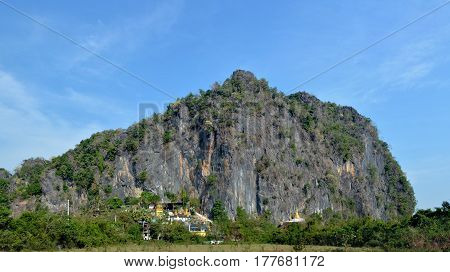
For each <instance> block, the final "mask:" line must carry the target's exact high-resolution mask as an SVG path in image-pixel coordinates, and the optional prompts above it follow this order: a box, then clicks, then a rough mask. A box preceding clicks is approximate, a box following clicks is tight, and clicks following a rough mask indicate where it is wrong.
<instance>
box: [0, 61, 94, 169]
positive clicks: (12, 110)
mask: <svg viewBox="0 0 450 272" xmlns="http://www.w3.org/2000/svg"><path fill="white" fill-rule="evenodd" d="M0 123H1V124H2V130H1V133H0V150H1V152H0V154H1V156H0V167H4V168H6V169H8V170H13V169H14V168H15V167H16V166H18V165H19V163H20V162H21V161H22V160H24V159H26V158H29V157H45V158H49V157H51V156H55V155H58V154H61V153H63V152H64V151H66V150H68V149H69V148H73V147H74V146H75V144H77V143H78V142H79V141H80V140H82V139H83V138H86V137H88V136H90V135H91V134H92V133H94V132H96V131H99V130H101V127H100V126H98V125H96V124H95V123H90V124H85V125H84V126H82V127H77V126H75V125H73V124H72V123H71V122H70V121H69V120H64V119H60V118H58V117H55V116H50V115H49V114H48V113H46V112H44V110H43V107H42V105H41V104H40V103H39V98H38V97H34V96H33V95H32V92H30V91H29V90H28V89H27V86H26V85H25V84H23V83H22V82H20V81H19V80H17V79H16V78H15V77H14V76H13V75H11V74H9V73H7V72H5V71H1V70H0Z"/></svg>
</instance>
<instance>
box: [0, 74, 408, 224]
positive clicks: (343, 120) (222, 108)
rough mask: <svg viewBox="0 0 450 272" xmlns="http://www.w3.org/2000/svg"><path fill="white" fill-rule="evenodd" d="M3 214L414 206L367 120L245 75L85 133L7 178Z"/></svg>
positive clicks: (373, 210)
mask: <svg viewBox="0 0 450 272" xmlns="http://www.w3.org/2000/svg"><path fill="white" fill-rule="evenodd" d="M2 175H3V176H5V178H8V179H9V180H11V184H12V186H11V188H12V189H11V190H12V195H13V196H14V197H13V199H12V202H11V207H12V209H13V213H15V214H17V213H20V212H21V211H23V210H25V209H32V208H34V207H36V205H42V206H46V207H48V208H49V209H50V210H52V211H55V212H58V211H64V210H65V209H66V203H67V200H70V201H71V203H72V208H73V209H74V211H82V210H83V209H95V208H98V207H100V206H101V205H102V204H101V203H102V202H104V200H105V199H108V198H111V197H114V196H116V197H119V198H122V199H125V198H127V197H128V198H129V197H137V196H139V195H140V194H141V192H143V191H149V192H153V193H154V194H157V195H159V196H160V197H161V198H162V199H163V200H167V198H168V196H171V195H172V196H173V195H180V194H181V195H183V197H184V198H186V199H188V200H191V201H193V202H194V201H196V202H197V203H199V205H200V209H202V210H203V211H204V212H205V213H208V212H209V211H210V209H211V207H212V205H213V203H214V202H215V201H217V200H220V201H222V202H223V204H224V206H225V207H226V209H227V211H228V212H229V214H230V215H234V214H235V212H236V209H237V208H238V207H239V206H241V207H243V208H244V209H245V210H247V211H248V212H251V213H257V214H261V213H263V212H264V211H270V212H271V216H272V218H273V219H274V220H276V221H279V220H285V219H288V218H289V216H290V215H291V214H292V213H294V212H295V211H297V210H298V211H299V212H301V213H304V214H312V213H315V212H325V211H329V210H333V211H339V212H342V213H345V214H354V215H359V216H365V215H370V216H373V217H376V218H382V219H389V218H393V217H396V216H402V215H410V214H412V212H413V211H414V207H415V198H414V193H413V189H412V187H411V185H410V183H409V182H408V180H407V178H406V177H405V175H404V173H403V172H402V170H401V168H400V166H399V164H398V163H397V162H396V161H395V159H394V158H393V156H392V155H391V153H390V151H389V149H388V145H387V144H386V143H384V142H383V141H381V140H380V139H379V138H378V133H377V130H376V128H375V127H374V126H373V125H372V124H371V121H370V120H369V119H368V118H365V117H363V116H361V115H360V114H358V112H357V111H356V110H354V109H353V108H350V107H342V106H338V105H336V104H334V103H328V102H327V103H324V102H321V101H319V100H318V99H317V98H315V97H314V96H312V95H309V94H307V93H304V92H299V93H295V94H292V95H288V96H286V95H284V94H283V93H281V92H279V91H277V90H276V89H275V88H271V87H269V85H268V83H267V81H265V80H264V79H257V78H256V77H255V76H254V75H253V74H252V73H250V72H247V71H241V70H238V71H235V72H234V73H233V74H232V75H231V77H230V78H228V79H226V80H225V81H224V82H223V84H217V83H216V84H214V85H213V87H212V88H211V90H208V91H200V93H199V94H198V95H192V94H190V95H188V96H187V97H185V98H183V99H179V100H177V101H176V102H174V103H173V104H171V105H169V106H168V108H167V110H166V111H165V112H164V113H162V114H155V115H154V116H153V117H151V118H146V119H143V120H141V121H139V122H138V123H136V124H134V125H132V126H130V127H129V128H128V129H126V130H122V129H118V130H109V131H104V132H100V133H96V134H94V135H92V136H91V137H90V138H89V139H86V140H83V141H81V142H80V144H78V145H77V146H76V147H75V148H74V149H73V150H69V151H68V152H66V153H65V154H63V155H61V156H58V157H55V158H53V159H51V160H50V161H47V160H44V159H30V160H26V161H24V163H23V164H22V165H21V167H19V168H18V169H17V171H16V173H15V174H14V175H13V176H12V177H11V176H9V175H7V174H6V173H4V174H2Z"/></svg>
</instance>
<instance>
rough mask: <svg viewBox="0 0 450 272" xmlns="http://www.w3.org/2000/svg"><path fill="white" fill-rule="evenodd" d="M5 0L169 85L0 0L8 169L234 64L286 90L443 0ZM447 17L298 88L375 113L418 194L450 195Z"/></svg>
mask: <svg viewBox="0 0 450 272" xmlns="http://www.w3.org/2000/svg"><path fill="white" fill-rule="evenodd" d="M8 2H9V3H11V4H13V5H14V6H16V7H17V8H18V9H20V10H22V11H24V12H26V13H28V14H29V15H31V16H33V17H34V18H36V19H38V20H39V21H41V22H43V23H45V24H47V25H49V26H51V27H53V28H55V29H57V30H59V31H61V32H62V33H64V34H66V35H68V36H70V37H71V38H73V39H74V40H76V41H78V42H79V43H80V44H82V45H83V46H86V47H88V48H90V49H92V50H94V51H95V52H98V53H99V54H101V55H102V56H105V57H107V58H108V59H110V60H112V61H114V62H115V63H117V64H119V65H121V66H123V67H126V68H127V69H128V70H129V71H131V72H133V73H136V74H137V75H139V76H141V77H142V78H144V79H146V80H147V81H149V82H151V83H152V84H154V85H156V86H158V87H159V88H161V89H163V90H165V91H166V92H168V93H170V94H171V96H167V95H164V94H161V93H159V92H157V91H155V90H154V89H152V88H150V87H149V86H147V85H146V84H143V83H142V82H139V81H138V80H136V79H134V78H132V77H130V76H129V75H127V74H125V73H123V72H121V71H118V70H117V69H116V68H114V67H112V66H111V65H109V64H106V63H104V62H102V61H100V60H99V59H97V58H95V57H93V56H91V55H90V54H88V53H86V52H85V51H83V50H80V49H79V48H77V47H76V46H74V45H73V44H71V43H69V42H68V41H66V40H64V39H61V37H58V36H57V35H55V34H54V33H51V32H49V31H48V30H46V29H44V28H42V27H41V26H39V25H37V24H35V23H33V22H31V21H29V20H27V19H25V18H24V17H21V16H20V15H18V14H17V13H14V12H13V11H12V10H11V9H8V8H7V7H5V6H4V5H1V4H0V123H1V130H0V166H1V167H5V168H7V169H9V170H13V169H14V168H15V167H17V166H18V165H19V164H20V162H21V161H22V160H23V159H25V158H29V157H36V156H42V157H46V158H49V157H51V156H54V155H58V154H61V153H62V152H64V151H65V150H67V149H69V148H72V147H74V146H75V144H77V143H78V142H79V141H80V140H81V139H83V138H86V137H88V136H89V135H91V134H92V133H94V132H97V131H101V130H104V129H111V128H119V127H120V128H126V127H127V126H129V125H130V124H131V123H133V122H135V121H137V119H138V110H137V108H138V104H139V103H141V102H151V103H156V104H158V105H161V108H162V106H163V105H164V104H166V103H169V102H171V101H173V97H182V96H185V95H186V94H188V93H189V92H191V91H192V92H196V91H197V90H198V89H200V88H202V89H208V88H209V86H210V85H211V83H213V82H214V81H220V80H223V79H225V78H226V77H228V76H229V75H230V74H231V73H232V71H233V70H235V69H238V68H240V69H246V70H250V71H252V72H254V73H255V75H256V76H258V77H264V78H266V79H268V80H269V82H270V84H271V85H272V86H276V87H277V88H278V89H279V90H281V91H283V92H285V93H290V92H292V91H290V90H292V89H293V88H294V87H295V86H297V85H299V83H301V82H303V81H304V80H306V79H308V78H309V77H311V76H312V75H314V74H315V73H318V72H321V71H323V70H324V69H326V68H327V67H329V66H330V65H333V64H335V63H336V62H338V61H339V60H341V59H343V58H345V57H347V56H349V55H351V54H352V53H354V52H355V51H357V50H359V49H361V48H364V47H366V46H367V45H369V44H371V43H372V42H374V41H376V40H377V39H379V38H382V37H383V36H385V35H387V34H389V33H390V32H392V31H393V30H395V29H397V28H400V27H401V26H403V25H405V24H406V23H408V22H409V21H411V20H413V19H415V18H417V17H419V16H421V15H422V14H424V13H425V12H427V11H429V10H431V9H432V8H434V7H436V6H438V5H440V4H442V3H443V2H445V1H443V0H439V1H438V0H426V1H425V0H424V1H415V0H408V1H406V0H399V1H348V0H343V1H320V2H319V1H277V2H276V4H271V3H274V2H272V1H245V3H243V2H244V1H240V2H238V1H130V2H127V4H126V5H125V4H124V3H125V2H123V1H71V2H69V1H13V0H9V1H8ZM241 2H242V3H241ZM448 18H450V5H449V6H447V7H445V8H443V9H442V10H440V11H438V12H436V13H434V14H433V15H431V16H429V17H427V18H425V19H424V20H422V21H420V22H418V23H416V24H414V25H412V26H410V27H409V28H407V29H405V30H404V31H401V32H400V33H398V34H396V35H394V36H393V37H391V38H389V39H387V40H386V41H384V42H382V43H380V44H379V45H377V46H376V47H374V48H371V49H370V50H368V51H367V52H364V53H363V54H361V55H359V56H357V57H355V58H354V59H352V60H351V61H349V62H347V63H345V64H343V65H340V66H338V67H337V68H335V69H333V70H332V71H330V72H328V73H326V74H325V75H322V76H321V77H319V78H317V79H315V80H314V81H312V82H310V83H308V84H307V85H304V86H302V88H301V90H306V91H308V92H310V93H312V94H314V95H316V96H317V97H318V98H320V99H322V100H326V101H333V102H336V103H338V104H342V105H350V106H353V107H355V108H356V109H357V110H358V111H359V112H360V113H362V114H364V115H365V116H367V117H369V118H371V119H372V120H373V122H374V123H375V124H376V126H377V127H378V129H379V132H380V136H381V138H382V139H384V140H385V141H387V142H388V143H389V144H390V146H391V150H392V152H393V154H394V156H395V157H396V158H397V159H398V160H399V162H400V164H401V166H402V168H403V169H404V171H405V172H406V173H407V176H408V178H409V179H410V180H411V182H412V184H413V187H414V189H415V192H416V197H417V199H418V207H419V208H425V207H434V206H439V205H440V204H441V202H442V201H444V200H450V156H449V154H450V144H449V139H450V102H449V101H450V54H449V52H450V21H449V20H448Z"/></svg>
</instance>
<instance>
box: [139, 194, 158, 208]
mask: <svg viewBox="0 0 450 272" xmlns="http://www.w3.org/2000/svg"><path fill="white" fill-rule="evenodd" d="M159 201H161V198H160V197H159V195H157V194H154V193H152V192H142V193H141V203H142V204H143V205H144V206H148V205H149V204H156V203H158V202H159Z"/></svg>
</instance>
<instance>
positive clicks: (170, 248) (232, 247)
mask: <svg viewBox="0 0 450 272" xmlns="http://www.w3.org/2000/svg"><path fill="white" fill-rule="evenodd" d="M71 251H88V252H292V251H294V249H293V247H292V246H289V245H272V244H224V245H197V244H191V245H189V244H186V245H182V244H168V243H158V242H145V243H141V244H125V245H110V246H104V247H97V248H86V249H81V250H71ZM302 251H306V252H326V251H343V252H366V251H381V249H379V248H362V247H358V248H354V247H333V246H308V245H307V246H305V247H304V249H303V250H302Z"/></svg>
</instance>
